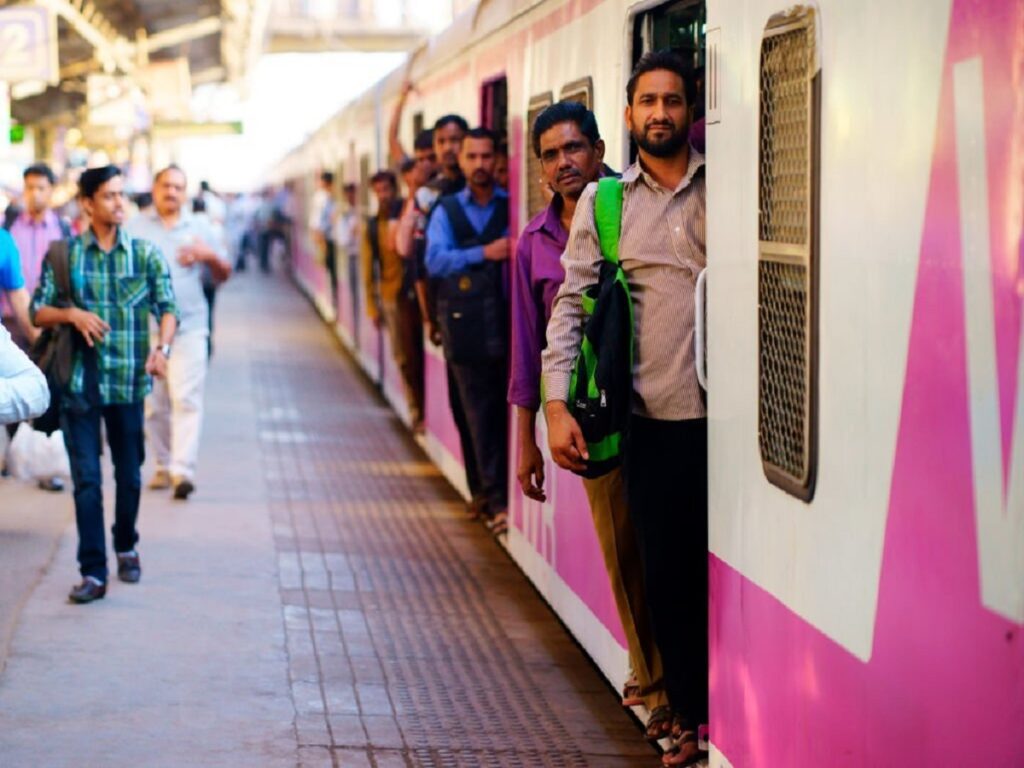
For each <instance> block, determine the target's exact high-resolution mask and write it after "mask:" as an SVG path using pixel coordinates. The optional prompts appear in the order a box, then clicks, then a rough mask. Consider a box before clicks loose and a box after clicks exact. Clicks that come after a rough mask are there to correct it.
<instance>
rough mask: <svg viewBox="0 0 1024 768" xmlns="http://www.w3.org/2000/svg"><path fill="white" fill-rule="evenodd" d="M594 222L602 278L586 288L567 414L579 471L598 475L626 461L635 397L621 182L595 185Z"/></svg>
mask: <svg viewBox="0 0 1024 768" xmlns="http://www.w3.org/2000/svg"><path fill="white" fill-rule="evenodd" d="M594 220H595V222H596V224H597V235H598V239H599V240H600V242H601V254H602V255H603V256H604V261H603V262H602V264H601V271H600V277H599V279H598V282H597V284H596V285H592V286H590V287H589V288H587V289H586V290H585V291H584V292H583V297H582V300H583V310H584V312H586V315H587V319H586V321H585V323H584V325H583V342H582V343H581V345H580V351H579V354H577V356H576V362H575V364H574V365H573V370H572V376H571V377H570V380H569V402H568V407H569V412H570V413H571V414H572V415H573V417H574V418H575V419H576V421H577V422H578V423H579V425H580V429H581V430H582V431H583V439H584V440H586V443H587V451H588V453H589V454H590V459H589V460H588V461H587V462H586V463H587V468H586V469H585V470H583V471H582V472H579V473H578V474H580V475H582V476H583V477H591V478H593V477H600V476H601V475H604V474H607V473H608V472H610V471H611V470H613V469H615V467H617V466H619V464H621V462H622V450H623V447H624V445H623V444H624V438H625V434H626V430H627V428H628V426H629V417H630V413H631V412H632V398H633V343H634V339H633V334H634V325H633V300H632V298H631V297H630V293H629V283H628V282H626V273H625V272H624V271H623V270H622V264H621V263H620V262H619V234H620V232H621V228H622V183H621V182H620V181H619V180H618V179H617V178H614V177H607V178H603V179H601V180H600V181H598V184H597V196H596V197H595V198H594Z"/></svg>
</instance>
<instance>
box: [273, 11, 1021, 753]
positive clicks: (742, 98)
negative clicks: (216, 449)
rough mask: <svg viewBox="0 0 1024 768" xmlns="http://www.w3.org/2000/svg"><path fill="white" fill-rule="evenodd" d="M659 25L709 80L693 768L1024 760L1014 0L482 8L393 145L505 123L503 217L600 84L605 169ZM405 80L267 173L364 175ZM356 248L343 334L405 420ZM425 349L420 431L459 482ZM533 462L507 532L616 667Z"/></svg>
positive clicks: (572, 503)
mask: <svg viewBox="0 0 1024 768" xmlns="http://www.w3.org/2000/svg"><path fill="white" fill-rule="evenodd" d="M667 45H668V46H673V47H676V48H680V49H681V50H682V51H683V52H684V54H685V55H687V56H693V57H694V62H695V64H698V65H703V66H704V72H705V75H704V86H703V91H704V98H705V107H706V116H705V120H706V141H707V161H708V166H707V169H708V170H707V178H708V206H707V215H708V265H709V266H708V269H707V272H706V276H705V281H704V283H703V287H704V294H705V295H706V302H705V306H706V312H705V314H706V322H702V323H700V326H701V327H700V330H701V333H700V337H701V338H700V339H698V340H695V343H699V344H700V345H701V347H702V348H703V349H704V350H705V351H706V355H701V356H700V357H702V358H704V357H705V356H706V375H707V381H708V385H709V386H708V388H709V394H708V406H709V419H710V430H709V452H710V477H709V483H710V510H709V513H710V549H711V563H710V569H711V580H710V585H711V586H710V589H711V594H710V605H711V608H710V633H711V670H710V676H711V721H712V722H711V739H712V742H713V752H712V759H711V764H712V766H716V767H718V766H734V768H753V767H754V766H770V767H772V768H776V767H778V766H783V767H787V768H788V767H790V766H808V767H812V768H819V767H821V766H872V768H875V767H876V766H926V765H964V766H986V767H987V766H1000V768H1002V767H1003V766H1024V638H1022V633H1024V311H1022V304H1024V239H1022V225H1024V2H1022V0H903V1H902V2H899V3H892V2H881V1H880V0H865V1H863V2H854V1H853V0H819V2H817V3H813V4H805V5H803V6H796V7H787V6H786V4H785V3H779V2H774V0H709V2H707V4H706V5H705V4H703V3H700V2H690V1H689V0H674V1H673V2H667V3H666V2H656V1H655V2H639V3H636V2H626V0H603V2H602V1H601V0H541V1H540V2H532V1H530V0H493V1H491V2H488V1H487V0H484V2H481V3H480V4H479V5H478V6H477V7H476V8H475V9H473V10H471V11H469V12H467V13H466V14H464V15H463V16H462V17H460V18H459V19H457V20H456V22H455V24H454V25H453V27H452V28H451V29H449V30H448V31H446V32H445V33H443V34H441V35H440V36H438V37H437V38H435V39H433V40H431V41H429V43H428V44H426V46H425V47H424V48H423V49H422V50H420V51H418V52H417V53H416V54H415V55H414V56H413V58H412V59H411V63H410V65H409V68H408V72H409V74H410V75H411V77H412V78H413V80H414V81H415V82H416V83H417V87H418V92H417V93H416V94H414V95H413V97H412V98H411V99H410V102H409V104H408V105H407V107H406V111H405V120H404V122H403V125H402V136H403V141H404V143H405V144H406V146H409V145H410V144H411V140H412V137H413V135H414V131H415V129H416V128H418V127H419V126H420V125H428V126H429V125H430V124H432V122H433V120H434V119H436V118H437V117H438V116H440V115H441V114H444V113H447V112H458V113H461V114H463V115H465V116H466V117H467V118H468V119H469V120H470V122H471V123H476V122H483V123H485V124H488V125H490V126H492V127H498V128H502V127H503V128H505V130H507V135H508V139H509V150H510V168H511V182H510V187H511V190H510V191H511V195H512V201H513V229H514V231H519V230H520V229H521V228H522V226H523V224H525V222H526V220H527V218H528V216H529V215H530V213H531V212H532V211H533V210H536V208H537V206H538V205H539V198H538V195H537V194H536V193H537V189H536V184H535V182H534V179H536V178H537V176H538V173H537V168H536V165H535V162H534V160H533V158H532V152H530V151H529V149H528V141H527V138H528V135H529V125H530V120H531V119H532V117H533V116H534V115H535V114H536V113H537V112H538V111H539V110H540V109H541V108H543V106H544V105H546V104H548V103H550V102H551V101H552V100H557V99H559V98H577V99H581V100H584V101H586V102H587V103H588V104H589V105H590V106H591V107H592V109H593V110H594V111H595V113H596V115H597V117H598V120H599V123H600V126H601V129H602V133H603V135H604V137H605V139H606V141H607V143H608V150H609V152H608V156H609V161H610V162H611V163H612V164H613V165H618V167H623V166H624V165H625V164H627V163H628V162H629V158H630V150H629V145H628V136H627V134H626V131H625V127H624V124H623V119H622V109H623V106H624V98H625V96H624V86H625V81H626V79H627V77H628V73H629V70H630V68H631V64H632V62H633V61H634V60H635V58H636V57H637V56H638V55H639V54H640V53H641V52H642V51H643V50H645V49H650V48H657V47H664V46H667ZM404 76H405V70H404V69H403V70H402V71H399V72H395V73H394V74H393V75H392V76H391V77H389V78H387V79H386V80H384V81H383V82H381V83H378V84H376V85H374V86H372V87H370V88H369V90H368V91H367V93H366V94H365V95H364V96H363V97H362V98H361V99H359V100H357V101H356V102H354V103H353V104H351V105H349V106H348V107H346V108H345V109H344V110H342V111H341V112H340V113H339V114H338V115H337V116H336V117H335V118H334V119H332V120H331V121H329V122H328V123H327V124H326V125H324V126H323V127H321V128H320V129H319V130H318V131H317V132H316V134H315V135H314V136H313V137H312V138H311V140H310V141H309V142H308V143H307V144H306V145H305V146H303V147H302V148H300V149H299V150H297V151H296V152H294V153H293V154H292V155H290V156H289V157H288V158H286V159H285V160H284V161H283V162H282V163H281V165H280V168H279V171H278V173H279V177H280V178H281V179H296V180H299V179H303V180H307V179H311V178H312V176H313V174H314V173H315V172H316V171H317V170H319V169H320V168H324V167H327V168H333V169H335V170H339V169H340V170H341V173H342V176H343V177H344V178H345V179H346V180H356V181H358V180H360V179H362V180H365V179H366V177H367V175H368V174H370V173H372V171H373V170H375V169H376V167H377V166H378V165H380V164H382V161H383V160H384V158H385V156H386V149H387V148H386V136H385V133H386V125H387V120H388V117H389V115H390V112H391V109H392V106H393V104H394V100H395V98H396V97H397V93H398V89H399V86H400V83H401V81H402V79H403V77H404ZM300 220H302V219H301V217H300ZM310 253H311V251H310V249H309V248H308V246H301V247H299V248H298V250H297V253H296V256H295V269H296V273H297V276H298V278H299V280H300V281H301V282H302V283H303V284H304V285H305V286H306V288H307V290H308V291H309V292H310V293H311V295H313V296H314V297H315V298H317V300H318V302H319V303H320V304H321V305H322V306H326V303H325V297H326V287H325V284H324V281H323V272H322V269H321V268H319V267H318V266H317V265H316V264H314V263H313V261H312V260H311V257H310ZM344 264H345V262H344V260H342V262H341V266H340V267H339V272H340V273H341V282H342V285H341V286H339V293H340V294H341V296H342V297H343V301H342V307H341V312H340V317H339V319H338V323H337V325H338V328H339V333H340V335H341V336H342V337H343V338H344V339H346V340H347V342H348V343H349V345H350V346H351V347H352V348H353V349H354V350H356V352H357V354H358V355H359V357H360V359H361V360H362V362H363V364H364V366H365V367H366V368H367V371H368V372H369V373H370V374H371V375H372V376H374V377H376V378H378V379H381V380H382V381H383V383H384V389H385V392H386V393H388V394H389V397H390V399H391V401H392V402H393V403H395V404H396V407H397V408H398V409H399V410H400V411H401V410H402V409H403V407H402V405H401V397H400V395H399V394H398V393H399V392H400V388H399V387H398V385H397V380H396V376H395V371H394V366H393V364H392V363H391V362H390V352H389V350H387V349H386V341H385V340H383V339H381V338H380V336H379V335H378V334H377V333H376V332H374V331H373V329H371V328H370V327H369V324H368V323H367V322H366V321H365V320H364V321H363V322H361V323H359V328H360V332H359V333H358V334H357V333H356V329H355V325H354V324H353V322H352V314H351V299H350V298H349V297H350V296H351V294H350V292H349V289H350V286H349V285H348V272H347V271H346V268H345V266H344ZM363 300H364V301H365V297H363ZM705 339H706V342H705ZM427 346H428V361H427V399H428V406H427V427H428V435H427V439H426V441H425V446H426V448H427V449H428V451H429V453H430V454H431V456H432V457H433V458H434V459H435V461H436V462H437V464H438V465H439V466H440V467H441V468H442V470H444V471H445V472H446V473H447V474H448V475H449V477H451V478H452V479H453V482H454V483H455V484H456V486H457V487H461V486H462V485H463V482H462V478H461V465H460V454H459V448H458V439H457V435H456V432H455V429H454V426H453V425H452V423H451V420H450V417H449V416H448V412H447V400H446V395H445V392H446V383H445V380H444V365H443V360H442V358H441V353H440V351H439V350H436V349H432V348H430V346H429V344H428V345H427ZM510 418H511V416H510ZM541 429H543V427H541ZM511 433H512V434H514V430H512V431H511ZM512 452H513V454H514V446H513V451H512ZM516 458H517V457H516V456H515V455H513V456H512V457H511V463H512V466H513V467H514V466H515V463H516ZM550 469H551V471H550V472H549V473H548V477H549V481H548V482H549V502H548V503H546V504H544V505H541V504H537V503H536V502H531V501H528V500H525V499H524V498H523V497H522V496H521V494H519V493H518V489H517V488H516V487H515V485H514V480H513V488H512V491H513V493H512V499H513V502H512V513H513V523H514V525H513V527H512V530H511V533H510V536H509V542H508V546H509V550H510V552H511V554H512V556H513V557H514V558H515V559H516V560H517V561H518V562H519V563H520V564H521V566H522V567H523V570H524V571H525V572H526V574H527V575H528V576H529V577H530V578H531V579H532V580H533V582H534V583H535V584H536V586H537V588H538V590H540V592H541V593H542V594H544V596H545V597H546V598H547V599H548V601H549V602H550V603H551V605H552V607H553V608H554V610H555V611H556V612H558V614H559V615H560V616H561V618H562V619H563V621H564V622H565V623H566V625H567V626H568V627H569V629H570V630H571V631H572V632H573V633H574V634H575V636H576V637H577V638H578V639H579V641H580V643H581V644H582V645H583V646H584V648H586V650H587V651H588V652H589V653H590V654H591V655H592V656H593V658H594V659H595V661H596V662H597V663H598V665H599V666H600V667H601V669H602V670H603V671H604V672H605V674H606V675H607V676H608V678H609V680H610V681H612V682H613V683H614V684H616V685H618V684H619V683H620V682H621V679H622V677H623V676H624V674H625V669H626V654H625V650H624V640H623V636H622V632H621V628H620V627H619V626H618V624H617V620H616V614H615V610H614V606H613V603H612V599H611V595H610V591H609V589H608V587H607V579H606V576H605V574H604V571H603V568H602V565H601V558H600V553H599V550H598V547H597V542H596V539H595V537H594V534H593V530H592V525H591V522H590V513H589V511H588V509H587V506H586V499H585V496H584V494H583V492H582V488H581V486H580V484H579V482H578V480H577V479H576V478H575V477H573V476H571V475H568V474H566V473H562V472H556V471H554V467H553V466H552V467H550ZM511 474H512V475H513V476H514V473H511ZM679 492H680V493H685V492H686V489H685V488H680V489H679ZM686 602H687V594H686V585H680V610H686Z"/></svg>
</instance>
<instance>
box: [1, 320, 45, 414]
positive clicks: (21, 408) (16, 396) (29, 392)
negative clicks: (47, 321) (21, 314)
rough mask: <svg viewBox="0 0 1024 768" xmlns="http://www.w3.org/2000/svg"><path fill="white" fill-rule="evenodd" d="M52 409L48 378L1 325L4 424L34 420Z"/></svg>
mask: <svg viewBox="0 0 1024 768" xmlns="http://www.w3.org/2000/svg"><path fill="white" fill-rule="evenodd" d="M49 405H50V388H49V387H48V386H47V385H46V377H44V376H43V374H42V371H40V370H39V369H38V368H36V367H35V365H33V364H32V361H31V360H29V359H28V355H26V354H25V353H24V352H22V351H21V349H20V348H19V347H18V345H17V344H15V343H14V342H13V341H12V340H11V334H10V333H8V332H7V329H6V328H4V327H3V325H0V424H14V423H16V422H19V421H25V420H27V419H34V418H35V417H37V416H41V415H42V414H43V413H44V412H45V411H46V409H47V407H48V406H49Z"/></svg>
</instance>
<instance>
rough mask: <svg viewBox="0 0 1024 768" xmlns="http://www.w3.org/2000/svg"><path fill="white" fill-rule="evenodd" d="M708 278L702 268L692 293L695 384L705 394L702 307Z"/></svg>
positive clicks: (705, 270) (706, 384)
mask: <svg viewBox="0 0 1024 768" xmlns="http://www.w3.org/2000/svg"><path fill="white" fill-rule="evenodd" d="M707 277H708V268H707V267H704V269H702V270H701V271H700V274H699V275H697V286H696V288H694V291H693V298H694V302H693V303H694V307H693V314H694V330H695V333H694V336H695V338H694V367H695V368H696V369H697V382H698V383H699V384H700V387H701V389H703V390H704V391H705V392H707V391H708V372H707V363H706V344H705V335H706V331H707V329H706V327H705V320H704V305H705V303H706V295H705V291H706V283H707Z"/></svg>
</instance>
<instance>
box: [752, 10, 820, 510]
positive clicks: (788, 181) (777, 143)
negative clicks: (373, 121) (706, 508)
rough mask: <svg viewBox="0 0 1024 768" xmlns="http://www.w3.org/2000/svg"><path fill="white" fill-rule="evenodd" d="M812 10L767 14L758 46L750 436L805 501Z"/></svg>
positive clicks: (810, 397) (810, 340)
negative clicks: (753, 415)
mask: <svg viewBox="0 0 1024 768" xmlns="http://www.w3.org/2000/svg"><path fill="white" fill-rule="evenodd" d="M819 83H820V81H819V79H818V78H817V52H816V50H815V17H814V12H813V11H812V10H810V9H808V8H801V7H797V8H795V9H794V10H792V11H790V12H787V13H786V14H780V15H779V16H776V17H773V18H772V20H771V21H770V22H769V24H768V29H767V31H766V33H765V37H764V39H763V41H762V44H761V78H760V85H761V115H760V117H761V124H760V152H759V166H760V167H759V198H760V215H759V221H758V230H759V237H760V248H759V255H760V261H759V265H758V328H759V339H758V342H759V376H760V379H759V385H758V392H759V404H758V405H759V407H758V440H759V443H760V449H761V461H762V464H763V466H764V471H765V474H766V476H767V477H768V479H769V480H770V481H771V482H772V483H774V484H775V485H778V486H779V487H780V488H782V489H783V490H785V491H787V492H789V493H791V494H793V495H794V496H797V497H799V498H802V499H804V500H810V498H811V497H812V495H813V486H814V474H815V466H814V465H815V461H816V442H817V425H816V418H817V414H816V411H817V397H816V394H817V393H816V387H817V371H816V368H817V359H816V358H817V350H816V345H817V341H816V339H817V334H816V328H815V324H816V317H817V311H816V306H815V304H816V296H815V286H816V282H817V281H816V274H815V273H816V266H815V263H816V254H815V251H816V232H815V229H816V212H817V199H816V190H817V168H816V167H815V166H816V164H817V121H818V103H819V96H818V87H819Z"/></svg>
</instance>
